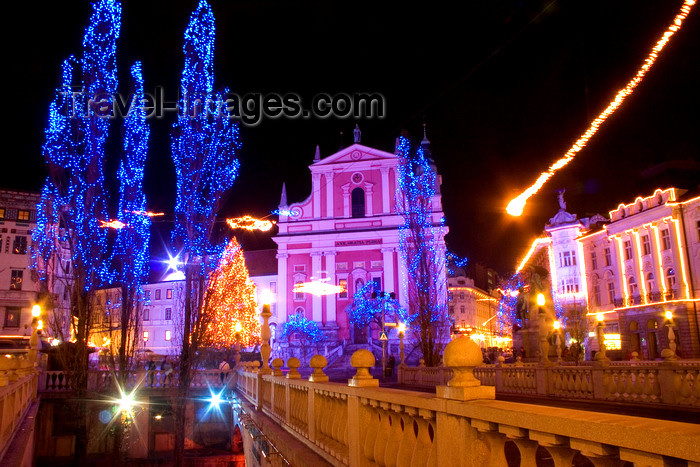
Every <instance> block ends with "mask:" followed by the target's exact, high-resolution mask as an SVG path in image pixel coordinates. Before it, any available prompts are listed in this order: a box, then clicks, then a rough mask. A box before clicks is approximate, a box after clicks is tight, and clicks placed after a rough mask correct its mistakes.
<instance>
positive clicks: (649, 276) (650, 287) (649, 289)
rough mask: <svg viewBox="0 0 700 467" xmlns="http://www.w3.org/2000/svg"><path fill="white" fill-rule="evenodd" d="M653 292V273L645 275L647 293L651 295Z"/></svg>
mask: <svg viewBox="0 0 700 467" xmlns="http://www.w3.org/2000/svg"><path fill="white" fill-rule="evenodd" d="M653 291H654V273H653V272H650V273H649V274H647V292H649V293H651V292H653Z"/></svg>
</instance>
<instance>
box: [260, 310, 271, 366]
mask: <svg viewBox="0 0 700 467" xmlns="http://www.w3.org/2000/svg"><path fill="white" fill-rule="evenodd" d="M260 316H262V318H263V324H262V328H261V330H260V338H261V339H262V345H261V346H260V356H261V357H262V368H261V369H260V374H261V375H269V374H270V373H272V370H270V366H269V364H268V360H269V359H270V353H271V352H272V348H271V347H270V337H271V336H272V334H271V333H270V316H272V313H271V312H270V304H269V303H265V304H263V309H262V313H260Z"/></svg>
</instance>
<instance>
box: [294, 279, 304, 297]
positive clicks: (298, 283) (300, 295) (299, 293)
mask: <svg viewBox="0 0 700 467" xmlns="http://www.w3.org/2000/svg"><path fill="white" fill-rule="evenodd" d="M303 283H304V282H303V281H300V280H296V281H294V288H296V286H297V285H301V284H303ZM294 300H304V292H294Z"/></svg>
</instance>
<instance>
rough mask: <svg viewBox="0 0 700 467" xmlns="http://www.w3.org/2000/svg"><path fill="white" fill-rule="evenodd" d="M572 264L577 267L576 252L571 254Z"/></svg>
mask: <svg viewBox="0 0 700 467" xmlns="http://www.w3.org/2000/svg"><path fill="white" fill-rule="evenodd" d="M571 264H572V265H573V266H576V252H575V251H572V252H571Z"/></svg>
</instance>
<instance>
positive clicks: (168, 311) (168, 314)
mask: <svg viewBox="0 0 700 467" xmlns="http://www.w3.org/2000/svg"><path fill="white" fill-rule="evenodd" d="M171 319H173V309H172V308H166V309H165V320H166V321H170V320H171Z"/></svg>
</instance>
